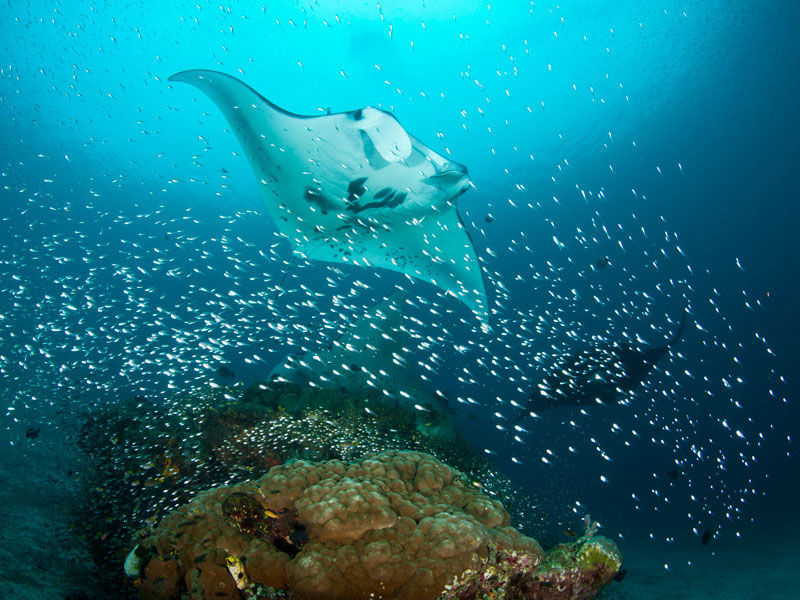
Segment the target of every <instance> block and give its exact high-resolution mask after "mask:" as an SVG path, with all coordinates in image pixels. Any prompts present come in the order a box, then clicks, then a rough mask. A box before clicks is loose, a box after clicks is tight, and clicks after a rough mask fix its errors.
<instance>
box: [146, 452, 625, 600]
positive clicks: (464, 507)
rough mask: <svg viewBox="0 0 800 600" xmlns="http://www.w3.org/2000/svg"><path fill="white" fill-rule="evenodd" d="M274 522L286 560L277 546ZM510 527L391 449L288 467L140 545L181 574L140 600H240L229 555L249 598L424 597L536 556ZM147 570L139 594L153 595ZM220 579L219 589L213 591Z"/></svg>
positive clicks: (489, 506) (209, 498) (494, 507)
mask: <svg viewBox="0 0 800 600" xmlns="http://www.w3.org/2000/svg"><path fill="white" fill-rule="evenodd" d="M282 515H288V517H283V518H282ZM279 523H283V525H285V526H288V530H284V531H285V532H286V533H287V535H286V536H285V538H288V542H289V543H290V544H291V545H293V546H294V548H295V550H296V551H295V552H292V551H289V548H287V547H286V546H285V545H283V546H282V544H281V543H277V537H276V533H277V532H278V531H276V530H277V525H278V524H279ZM509 523H510V517H509V514H508V512H506V510H505V508H504V507H503V505H502V504H500V502H498V501H497V500H493V499H491V498H489V497H487V496H485V495H484V494H483V493H481V492H480V491H479V490H477V489H476V488H475V487H474V486H473V485H471V484H470V482H469V481H468V480H466V479H465V478H464V477H463V476H462V475H461V474H460V473H459V472H458V471H456V470H454V469H452V468H450V467H449V466H447V465H445V464H444V463H442V462H439V461H438V460H436V459H434V458H433V457H432V456H429V455H427V454H422V453H418V452H407V451H405V452H404V451H391V452H382V453H377V454H371V455H368V456H367V457H365V458H363V459H362V460H359V461H355V462H344V461H340V460H331V461H324V462H316V463H315V462H309V461H304V460H297V461H292V462H290V463H287V464H284V465H281V466H279V467H275V468H273V469H271V470H270V471H269V473H268V474H267V475H265V476H264V477H262V478H261V479H258V480H256V481H252V482H247V483H243V484H240V485H235V486H230V487H220V488H217V489H213V490H210V491H207V492H203V493H201V494H199V495H198V496H197V497H196V498H195V499H194V500H192V501H191V502H189V503H188V504H186V505H184V506H183V507H181V508H179V509H178V510H176V511H174V512H172V513H171V514H170V515H168V516H167V517H166V518H165V519H164V520H163V521H162V522H161V523H160V524H159V525H158V527H156V528H155V529H154V530H153V531H152V532H151V533H150V534H149V535H148V536H147V537H145V538H144V539H141V540H139V544H140V546H141V547H142V548H145V549H147V552H148V553H149V556H150V559H149V560H150V561H151V562H152V561H153V560H159V561H169V560H173V559H174V560H175V561H177V565H178V568H179V571H180V578H178V579H176V578H174V577H173V578H171V579H170V581H173V582H175V583H174V585H173V586H172V587H171V588H169V589H166V588H164V587H163V585H164V584H163V583H162V587H161V589H160V592H159V593H160V594H161V595H154V596H149V597H148V600H150V599H152V600H166V599H171V598H174V597H176V594H186V597H187V598H188V599H190V600H198V599H201V598H212V597H218V598H227V597H232V598H237V597H238V596H236V595H232V596H229V595H228V594H229V593H235V594H238V593H239V592H238V591H237V588H236V582H235V581H234V579H233V578H232V577H231V575H230V573H229V572H228V565H230V564H238V563H237V562H236V560H230V561H229V558H230V557H233V558H234V559H237V560H240V561H241V564H242V565H243V568H244V569H246V578H247V581H248V585H250V584H252V586H253V587H252V588H251V587H248V589H251V590H252V589H264V590H267V589H270V590H283V591H284V592H287V593H289V594H291V596H292V597H295V598H298V599H300V600H322V599H325V600H361V599H364V600H366V599H367V598H387V599H388V598H394V599H397V600H425V599H430V600H433V599H434V598H436V597H437V595H438V594H440V593H441V592H442V591H443V590H444V588H445V585H446V584H447V583H448V582H451V581H453V580H454V578H455V577H457V576H459V575H461V574H462V573H464V572H465V571H468V570H470V569H473V570H474V569H477V568H479V567H480V566H481V565H482V564H484V562H485V561H487V560H491V557H492V556H493V555H495V554H496V553H497V552H505V553H512V552H518V553H524V554H525V555H526V556H528V557H530V560H532V561H534V562H536V563H537V564H538V563H539V562H540V561H541V560H542V559H543V557H544V553H543V551H542V549H541V546H539V544H538V543H537V542H536V540H534V539H532V538H529V537H526V536H524V535H522V534H521V533H519V532H518V531H517V530H516V529H514V528H513V527H510V525H509ZM293 534H294V536H293ZM298 536H299V537H298ZM148 565H149V563H146V562H145V563H144V567H143V581H142V590H144V589H145V587H146V586H147V589H148V590H152V589H154V586H153V585H152V583H151V582H149V581H148V579H149V575H148V572H149V571H148ZM198 571H199V572H198ZM614 572H616V570H615V571H614ZM223 573H224V574H225V577H222V574H223ZM613 574H614V573H612V574H611V575H612V576H613ZM165 579H166V578H165ZM222 580H225V581H226V585H225V587H224V589H223V588H218V587H216V586H219V585H220V583H221V582H222ZM212 590H213V593H212ZM219 594H222V595H219ZM564 597H565V598H566V597H567V596H564Z"/></svg>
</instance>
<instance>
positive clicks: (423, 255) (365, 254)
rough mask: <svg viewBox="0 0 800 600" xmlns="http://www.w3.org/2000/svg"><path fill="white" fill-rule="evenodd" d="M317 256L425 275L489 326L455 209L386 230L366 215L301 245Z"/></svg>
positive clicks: (477, 274) (305, 252)
mask: <svg viewBox="0 0 800 600" xmlns="http://www.w3.org/2000/svg"><path fill="white" fill-rule="evenodd" d="M297 251H298V252H302V253H303V255H304V256H307V257H308V258H311V259H315V260H323V261H328V262H345V263H351V264H357V265H362V266H371V267H382V268H384V269H390V270H392V271H399V272H400V273H405V274H407V275H410V276H411V277H415V278H416V279H421V280H423V281H427V282H429V283H431V284H433V285H435V286H437V287H439V288H441V289H442V290H444V291H445V292H447V293H448V294H449V295H451V296H453V297H455V298H457V299H459V300H461V301H462V302H463V303H464V304H466V305H467V306H468V307H469V308H471V309H472V310H473V311H474V312H475V314H476V315H477V316H478V318H479V319H480V321H481V324H482V327H483V328H484V329H486V327H487V320H488V314H489V311H488V306H487V301H486V288H485V285H484V281H483V273H482V272H481V269H480V265H479V263H478V257H477V256H476V254H475V249H474V248H473V246H472V242H471V241H470V239H469V236H468V235H467V232H466V230H465V229H464V226H463V225H462V224H461V220H460V219H459V217H458V214H457V213H456V212H455V210H451V211H447V212H444V213H442V214H439V215H437V216H433V215H431V216H427V217H424V218H422V219H419V220H417V219H412V220H410V221H405V220H400V218H399V217H398V219H397V220H396V221H393V222H392V225H391V226H390V227H389V230H388V231H387V230H386V229H384V228H383V227H379V226H378V227H376V226H375V225H371V224H370V223H369V222H365V221H364V220H361V221H360V224H359V225H356V226H354V228H352V229H349V230H344V231H338V232H336V234H335V235H333V236H331V237H328V238H326V239H316V240H313V241H311V242H310V243H308V244H304V245H301V246H298V248H297Z"/></svg>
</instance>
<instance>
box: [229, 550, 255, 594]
mask: <svg viewBox="0 0 800 600" xmlns="http://www.w3.org/2000/svg"><path fill="white" fill-rule="evenodd" d="M225 562H226V563H227V565H228V572H229V573H230V574H231V577H233V581H234V582H235V583H236V587H237V588H239V589H240V590H244V589H246V588H247V587H249V586H250V581H249V580H248V578H247V573H246V572H245V570H244V563H243V562H242V560H241V559H240V558H238V557H236V556H229V557H228V558H226V559H225Z"/></svg>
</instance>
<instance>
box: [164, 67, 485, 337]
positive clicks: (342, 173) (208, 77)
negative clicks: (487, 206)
mask: <svg viewBox="0 0 800 600" xmlns="http://www.w3.org/2000/svg"><path fill="white" fill-rule="evenodd" d="M170 81H181V82H184V83H189V84H192V85H194V86H195V87H197V88H198V89H200V90H201V91H203V92H204V93H205V94H206V95H208V96H209V98H211V100H213V101H214V103H215V104H216V105H217V107H218V108H219V109H220V110H221V111H222V113H223V114H224V116H225V118H226V119H227V120H228V122H229V123H230V126H231V128H232V129H233V131H234V133H235V134H236V137H237V138H238V140H239V143H240V144H241V145H242V147H243V149H244V151H245V154H246V155H247V158H248V160H249V161H250V165H251V166H252V168H253V170H254V171H255V174H256V177H258V179H259V181H260V184H261V185H260V187H261V190H262V192H263V194H264V197H265V199H266V202H267V210H268V211H269V213H270V215H271V216H272V218H273V219H274V221H275V223H276V225H277V227H278V229H279V231H280V232H281V233H283V234H284V235H285V236H286V237H287V238H288V239H289V240H291V242H292V244H293V248H294V251H295V252H296V253H298V254H299V255H301V256H304V257H306V258H309V259H314V260H322V261H329V262H342V263H350V264H358V265H362V266H372V267H382V268H384V269H391V270H393V271H398V272H400V273H405V274H407V275H409V276H411V277H415V278H417V279H421V280H423V281H427V282H430V283H432V284H433V285H435V286H438V287H439V288H441V289H443V290H445V291H446V292H448V293H450V294H452V295H453V296H455V297H456V298H458V299H459V300H461V301H462V302H464V303H465V304H466V305H467V306H469V307H470V308H471V309H472V310H473V311H474V312H475V313H476V315H477V316H478V318H479V319H480V320H481V322H482V323H483V324H484V325H485V324H486V322H487V320H488V306H487V301H486V288H485V286H484V282H483V275H482V272H481V269H480V265H479V264H478V258H477V256H476V254H475V249H474V247H473V245H472V242H471V240H470V238H469V235H468V233H467V231H466V230H465V228H464V226H463V224H462V223H461V219H460V218H459V215H458V212H457V207H456V198H457V197H458V196H459V195H460V194H462V193H463V192H464V191H466V189H467V188H468V186H469V180H468V178H467V170H466V168H465V167H463V166H462V165H460V164H458V163H455V162H452V161H449V160H447V159H445V158H444V157H442V156H440V155H439V154H437V153H436V152H434V151H433V150H431V149H430V148H428V147H426V146H425V145H424V144H422V143H421V142H420V141H419V140H417V139H415V138H414V137H413V136H411V135H410V134H409V133H408V132H407V131H406V130H405V129H403V127H402V126H401V125H400V123H399V122H398V121H397V119H395V118H394V116H393V115H391V114H389V113H387V112H384V111H382V110H379V109H377V108H373V107H366V108H362V109H358V110H353V111H349V112H345V113H337V114H331V115H323V116H316V117H305V116H300V115H295V114H292V113H289V112H287V111H285V110H283V109H281V108H279V107H277V106H276V105H274V104H273V103H271V102H270V101H269V100H267V99H266V98H264V97H262V96H261V95H259V94H258V93H257V92H256V91H255V90H253V89H252V88H250V87H248V86H247V85H246V84H244V83H242V82H241V81H239V80H238V79H236V78H235V77H231V76H229V75H226V74H224V73H219V72H216V71H205V70H193V71H183V72H181V73H177V74H175V75H173V76H172V77H170Z"/></svg>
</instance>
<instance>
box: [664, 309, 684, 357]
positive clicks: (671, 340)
mask: <svg viewBox="0 0 800 600" xmlns="http://www.w3.org/2000/svg"><path fill="white" fill-rule="evenodd" d="M688 319H689V311H688V310H686V309H685V308H684V309H683V314H681V322H680V324H679V325H678V329H676V330H675V333H673V334H672V337H671V338H669V341H667V344H666V346H667V348H669V347H670V346H672V344H674V343H675V342H677V341H678V340H679V339H681V336H682V335H683V330H684V329H686V323H687V321H688Z"/></svg>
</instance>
